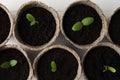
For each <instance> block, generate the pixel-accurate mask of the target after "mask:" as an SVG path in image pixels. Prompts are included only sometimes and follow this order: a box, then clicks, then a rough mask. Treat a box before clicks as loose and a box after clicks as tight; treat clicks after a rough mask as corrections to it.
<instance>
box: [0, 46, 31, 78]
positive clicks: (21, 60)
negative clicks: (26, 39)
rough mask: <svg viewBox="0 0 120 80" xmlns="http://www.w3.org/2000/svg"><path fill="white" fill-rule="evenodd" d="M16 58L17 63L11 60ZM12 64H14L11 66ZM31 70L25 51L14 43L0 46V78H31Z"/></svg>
mask: <svg viewBox="0 0 120 80" xmlns="http://www.w3.org/2000/svg"><path fill="white" fill-rule="evenodd" d="M12 60H16V61H17V63H16V64H15V62H12V65H10V63H11V61H12ZM13 65H14V66H13ZM32 76H33V70H32V66H31V63H30V60H29V58H28V56H27V54H26V52H25V51H24V50H23V49H21V48H20V47H18V46H16V45H6V46H3V47H1V48H0V79H2V80H32Z"/></svg>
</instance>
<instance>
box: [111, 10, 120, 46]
mask: <svg viewBox="0 0 120 80" xmlns="http://www.w3.org/2000/svg"><path fill="white" fill-rule="evenodd" d="M119 34H120V10H118V11H117V12H116V13H115V14H114V15H113V16H112V17H111V21H110V24H109V35H110V37H111V39H112V41H113V42H114V43H115V44H117V45H120V37H119Z"/></svg>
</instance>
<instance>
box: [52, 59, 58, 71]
mask: <svg viewBox="0 0 120 80" xmlns="http://www.w3.org/2000/svg"><path fill="white" fill-rule="evenodd" d="M56 70H57V65H56V63H55V61H51V71H52V72H56Z"/></svg>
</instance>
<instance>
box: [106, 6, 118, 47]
mask: <svg viewBox="0 0 120 80" xmlns="http://www.w3.org/2000/svg"><path fill="white" fill-rule="evenodd" d="M118 10H120V7H118V8H117V9H116V10H115V11H114V12H113V14H112V15H111V17H109V18H108V20H107V21H108V27H107V39H108V40H109V41H110V42H111V43H114V42H113V41H112V39H111V37H110V35H109V24H110V21H111V18H112V16H113V15H114V14H115V13H116V12H117V11H118ZM116 45H117V44H116ZM117 46H118V47H120V46H119V45H117Z"/></svg>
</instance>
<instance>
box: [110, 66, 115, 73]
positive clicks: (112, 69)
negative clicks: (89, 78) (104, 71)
mask: <svg viewBox="0 0 120 80" xmlns="http://www.w3.org/2000/svg"><path fill="white" fill-rule="evenodd" d="M108 70H109V71H111V72H112V73H115V72H116V69H115V68H114V67H111V66H108Z"/></svg>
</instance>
